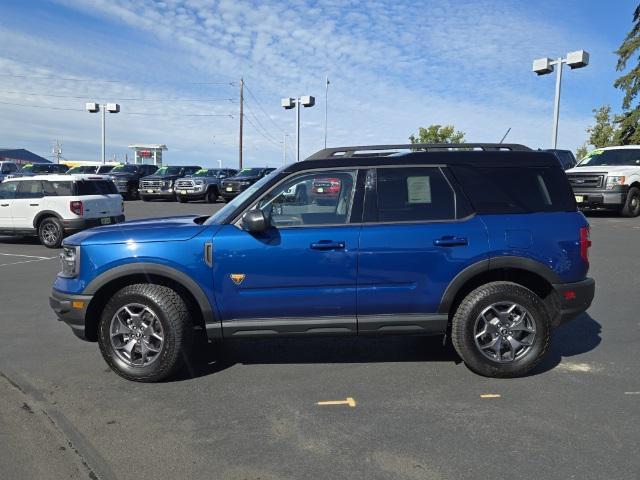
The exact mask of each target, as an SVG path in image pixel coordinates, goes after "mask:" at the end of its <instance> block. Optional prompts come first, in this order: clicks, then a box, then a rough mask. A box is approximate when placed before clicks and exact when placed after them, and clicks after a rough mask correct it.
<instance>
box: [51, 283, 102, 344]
mask: <svg viewBox="0 0 640 480" xmlns="http://www.w3.org/2000/svg"><path fill="white" fill-rule="evenodd" d="M92 298H93V297H92V296H91V295H71V294H68V293H63V292H59V291H58V290H52V291H51V296H50V297H49V306H50V307H51V309H52V310H53V311H54V312H55V314H56V315H57V317H58V320H60V321H62V322H64V323H66V324H67V325H69V327H71V330H72V331H73V333H74V334H75V335H76V336H77V337H78V338H81V339H82V340H86V339H87V338H86V336H85V318H86V315H87V307H88V306H89V302H91V299H92Z"/></svg>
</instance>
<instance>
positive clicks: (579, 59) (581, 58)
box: [567, 50, 589, 69]
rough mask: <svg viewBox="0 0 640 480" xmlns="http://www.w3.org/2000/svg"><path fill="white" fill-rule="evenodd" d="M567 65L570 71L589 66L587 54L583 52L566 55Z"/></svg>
mask: <svg viewBox="0 0 640 480" xmlns="http://www.w3.org/2000/svg"><path fill="white" fill-rule="evenodd" d="M567 65H569V67H570V68H571V69H576V68H583V67H586V66H587V65H589V53H588V52H585V51H584V50H578V51H575V52H569V53H567Z"/></svg>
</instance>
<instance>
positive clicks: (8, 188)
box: [0, 182, 18, 200]
mask: <svg viewBox="0 0 640 480" xmlns="http://www.w3.org/2000/svg"><path fill="white" fill-rule="evenodd" d="M16 190H18V182H2V183H0V199H2V200H13V199H14V198H16Z"/></svg>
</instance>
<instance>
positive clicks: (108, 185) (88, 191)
mask: <svg viewBox="0 0 640 480" xmlns="http://www.w3.org/2000/svg"><path fill="white" fill-rule="evenodd" d="M116 193H118V189H117V188H116V186H115V184H114V183H113V182H112V181H110V180H83V181H79V182H76V195H78V196H82V195H110V194H116Z"/></svg>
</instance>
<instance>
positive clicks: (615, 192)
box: [566, 145, 640, 217]
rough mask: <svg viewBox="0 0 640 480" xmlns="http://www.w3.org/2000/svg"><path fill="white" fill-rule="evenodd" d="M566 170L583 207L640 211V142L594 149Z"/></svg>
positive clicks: (634, 214) (629, 212)
mask: <svg viewBox="0 0 640 480" xmlns="http://www.w3.org/2000/svg"><path fill="white" fill-rule="evenodd" d="M566 173H567V176H568V177H569V182H570V183H571V187H573V193H574V194H575V197H576V202H577V203H578V207H579V208H580V210H586V211H588V210H612V211H618V212H620V213H621V214H622V215H623V216H625V217H637V216H638V215H640V145H627V146H623V147H605V148H598V149H596V150H592V151H591V152H589V153H588V154H587V155H586V156H585V157H584V158H583V159H582V160H580V162H578V165H576V166H575V167H574V168H572V169H570V170H567V172H566Z"/></svg>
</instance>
